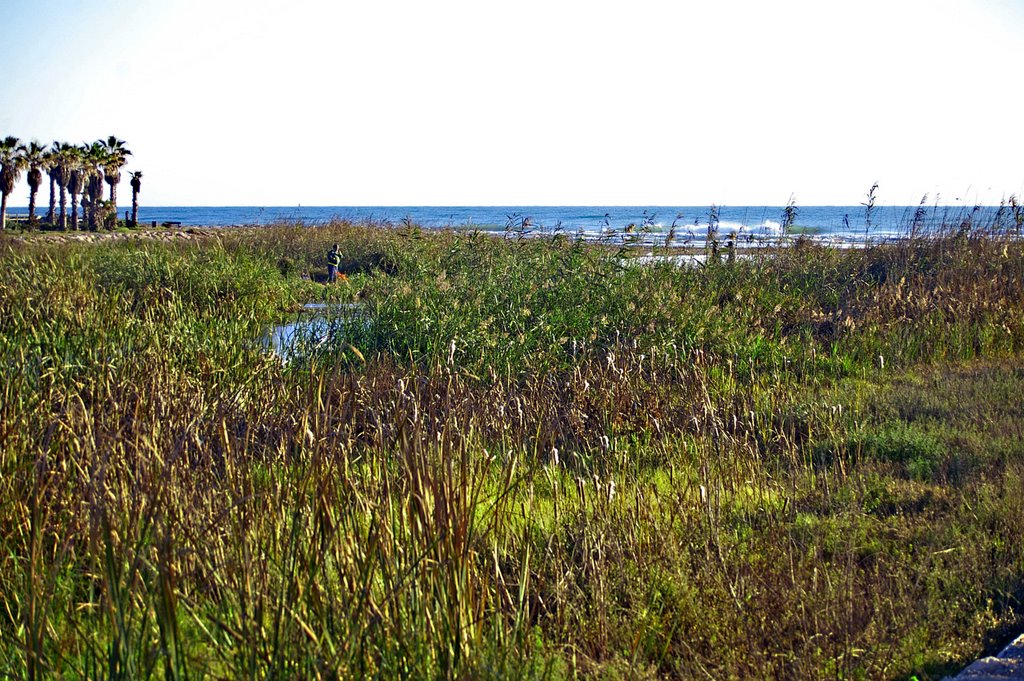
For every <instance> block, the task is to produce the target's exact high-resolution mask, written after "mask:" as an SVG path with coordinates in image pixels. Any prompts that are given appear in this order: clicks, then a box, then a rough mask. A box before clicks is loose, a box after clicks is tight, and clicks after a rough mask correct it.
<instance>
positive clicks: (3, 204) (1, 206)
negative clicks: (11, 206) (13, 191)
mask: <svg viewBox="0 0 1024 681" xmlns="http://www.w3.org/2000/svg"><path fill="white" fill-rule="evenodd" d="M0 196H2V197H3V198H2V199H0V232H2V231H4V230H5V229H7V194H0Z"/></svg>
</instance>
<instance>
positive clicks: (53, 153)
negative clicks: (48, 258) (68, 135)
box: [43, 142, 60, 225]
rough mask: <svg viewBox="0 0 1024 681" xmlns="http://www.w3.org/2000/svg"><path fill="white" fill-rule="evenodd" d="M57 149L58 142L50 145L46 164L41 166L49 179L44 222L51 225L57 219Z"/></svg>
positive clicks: (58, 171)
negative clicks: (47, 206) (48, 200)
mask: <svg viewBox="0 0 1024 681" xmlns="http://www.w3.org/2000/svg"><path fill="white" fill-rule="evenodd" d="M58 147H59V143H58V142H54V143H53V144H51V145H50V149H49V150H48V151H47V152H46V162H45V163H44V164H43V168H44V169H45V170H46V174H47V175H49V177H50V209H49V210H48V211H46V221H47V222H49V223H50V224H51V225H53V224H56V218H57V175H58V174H59V173H60V168H59V167H58V163H59V156H58V154H57V150H58Z"/></svg>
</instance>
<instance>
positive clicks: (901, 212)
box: [10, 205, 1015, 244]
mask: <svg viewBox="0 0 1024 681" xmlns="http://www.w3.org/2000/svg"><path fill="white" fill-rule="evenodd" d="M120 208H121V210H120V212H121V214H122V216H123V214H124V210H125V206H123V205H122V206H121V207H120ZM45 211H46V206H45V205H44V206H42V211H41V212H43V213H45ZM25 212H26V211H25V209H24V208H19V209H12V210H11V211H10V214H11V215H19V214H24V213H25ZM336 219H343V220H350V221H354V222H370V223H374V224H380V225H401V224H403V223H406V222H409V223H414V224H416V225H419V226H422V227H425V228H454V229H476V230H481V231H491V232H503V231H506V230H516V231H522V232H526V233H531V234H544V233H549V234H550V233H554V232H557V231H563V232H565V233H567V234H577V233H579V234H581V235H582V236H584V237H586V238H591V239H595V238H601V237H602V236H604V237H608V238H613V239H614V238H618V239H623V238H626V239H636V240H639V241H642V242H650V243H657V242H661V241H663V240H664V239H665V238H666V237H667V236H668V234H669V232H670V231H671V232H672V233H673V243H676V244H685V243H686V242H687V241H689V242H692V243H694V244H698V243H701V244H702V243H703V241H704V239H705V237H706V235H707V232H708V226H709V223H710V222H712V220H715V219H716V220H717V226H718V230H717V231H718V235H719V237H720V238H726V237H727V236H728V235H729V234H735V235H736V236H737V238H738V239H739V240H741V241H742V240H744V239H746V240H749V241H753V242H765V241H770V240H774V239H776V238H778V237H779V236H782V234H783V232H786V233H787V234H789V235H797V234H805V235H807V236H808V237H810V238H812V239H814V240H817V241H824V242H831V243H836V244H856V243H864V242H865V241H872V242H875V241H882V240H887V239H891V238H899V237H902V236H906V235H908V234H910V233H911V231H912V230H916V231H918V232H921V233H928V232H933V231H935V230H937V229H942V228H954V229H955V228H958V227H959V226H960V225H962V224H964V223H965V222H966V223H969V224H970V225H972V226H973V227H980V228H989V227H993V226H995V225H999V226H1001V227H1003V228H1006V227H1007V226H1012V225H1015V216H1014V214H1013V211H1012V209H1011V208H1010V207H1005V208H1000V207H998V206H976V207H974V206H972V207H959V206H936V205H931V206H929V205H922V206H875V207H874V208H873V210H871V211H870V213H869V212H868V210H867V209H866V207H865V206H797V207H796V213H795V215H794V216H793V219H792V220H791V225H790V227H789V228H788V229H786V230H784V229H783V225H784V224H785V222H786V216H785V207H783V206H719V207H714V208H713V207H711V206H263V207H260V206H204V207H199V206H187V207H186V206H153V207H150V206H141V207H140V208H139V221H140V222H141V223H143V224H147V223H152V222H156V223H157V224H158V225H159V224H161V223H163V222H180V223H181V224H182V225H183V226H232V225H272V224H275V223H293V222H299V223H302V224H307V225H310V226H315V225H318V224H323V223H326V222H329V221H331V220H336Z"/></svg>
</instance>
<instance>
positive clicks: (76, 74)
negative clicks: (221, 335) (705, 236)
mask: <svg viewBox="0 0 1024 681" xmlns="http://www.w3.org/2000/svg"><path fill="white" fill-rule="evenodd" d="M1022 90H1024V0H960V1H958V2H953V1H949V0H860V1H859V2H851V1H849V0H843V1H838V0H807V1H804V0H775V1H768V0H718V1H714V0H707V1H705V2H691V1H677V2H651V1H648V0H630V1H629V2H626V1H624V0H619V1H618V2H604V1H603V0H590V1H580V0H543V1H541V0H520V1H518V2H487V1H486V0H433V1H432V2H424V1H422V0H420V1H408V0H376V1H363V2H348V1H341V2H327V1H324V0H245V1H241V0H239V1H230V2H229V1H226V0H0V135H3V136H5V135H8V134H13V135H16V136H18V137H20V138H22V139H26V140H27V139H31V138H36V139H39V140H40V141H43V142H49V141H52V140H55V139H59V140H67V141H75V142H77V141H85V140H93V139H96V138H99V137H106V136H107V135H110V134H115V135H117V136H118V137H120V138H122V139H125V140H127V142H128V146H129V148H130V149H131V150H132V151H133V152H134V156H132V157H131V159H130V163H129V165H128V167H127V169H128V170H142V171H143V172H144V174H145V179H144V183H143V199H144V201H145V203H146V204H148V205H284V206H291V205H298V204H302V205H488V204H489V205H510V204H511V205H533V204H542V205H543V204H558V205H565V204H568V205H571V204H589V205H619V204H622V205H690V204H698V205H705V204H710V203H718V204H731V205H741V204H742V205H780V204H783V203H785V202H786V200H787V199H788V198H789V197H790V195H791V194H793V195H795V197H796V200H797V202H798V203H799V204H802V205H816V204H856V203H858V202H859V201H861V200H862V199H863V195H864V193H865V192H866V191H867V189H868V188H869V187H870V185H871V184H872V183H873V182H875V181H877V182H879V184H880V188H879V196H880V198H881V199H882V200H883V202H885V203H889V204H915V203H917V201H918V200H919V199H920V197H921V195H922V194H924V193H926V192H927V193H929V194H930V195H931V200H934V199H935V195H936V193H939V194H941V197H942V202H943V203H956V202H957V199H961V200H962V201H964V202H982V203H998V201H999V199H1000V198H1001V197H1004V196H1008V195H1009V194H1013V193H1016V194H1022V193H1024V153H1022V152H1024V133H1022V130H1024V92H1022ZM24 186H25V185H24V181H23V182H22V187H24ZM16 192H17V195H16V196H15V197H13V198H14V199H20V200H13V201H12V205H20V204H21V203H22V201H25V202H27V200H25V199H21V194H22V193H24V194H26V195H27V188H25V189H24V192H22V189H20V188H19V189H17V190H16Z"/></svg>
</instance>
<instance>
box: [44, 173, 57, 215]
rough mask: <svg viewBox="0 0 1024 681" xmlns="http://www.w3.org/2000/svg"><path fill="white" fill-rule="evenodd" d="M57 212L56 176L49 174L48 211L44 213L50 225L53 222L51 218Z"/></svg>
mask: <svg viewBox="0 0 1024 681" xmlns="http://www.w3.org/2000/svg"><path fill="white" fill-rule="evenodd" d="M56 214H57V178H55V177H54V176H53V175H50V211H49V212H48V213H47V214H46V221H47V222H49V223H50V224H51V225H52V224H53V218H54V216H55V215H56Z"/></svg>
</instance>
